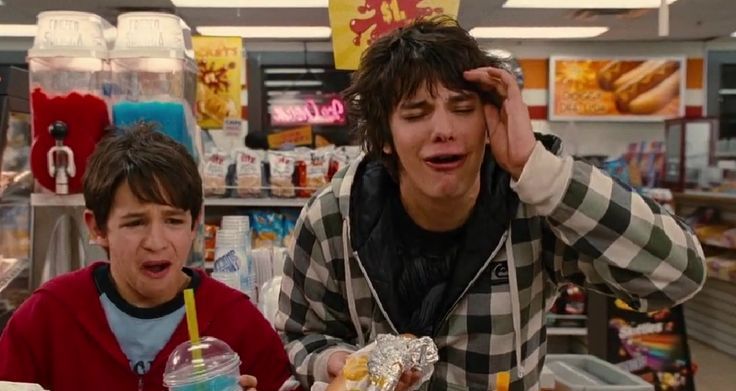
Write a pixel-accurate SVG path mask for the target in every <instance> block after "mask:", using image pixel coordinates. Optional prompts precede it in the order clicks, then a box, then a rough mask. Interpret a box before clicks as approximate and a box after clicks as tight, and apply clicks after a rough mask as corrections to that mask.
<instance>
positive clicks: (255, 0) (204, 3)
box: [171, 0, 328, 8]
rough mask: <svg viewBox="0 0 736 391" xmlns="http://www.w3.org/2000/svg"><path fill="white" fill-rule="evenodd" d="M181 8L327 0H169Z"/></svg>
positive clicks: (323, 0) (316, 4)
mask: <svg viewBox="0 0 736 391" xmlns="http://www.w3.org/2000/svg"><path fill="white" fill-rule="evenodd" d="M171 2H172V3H174V6H176V7H181V8H327V3H328V0H171Z"/></svg>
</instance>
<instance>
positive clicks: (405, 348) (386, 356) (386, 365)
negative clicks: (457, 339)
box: [327, 334, 439, 391]
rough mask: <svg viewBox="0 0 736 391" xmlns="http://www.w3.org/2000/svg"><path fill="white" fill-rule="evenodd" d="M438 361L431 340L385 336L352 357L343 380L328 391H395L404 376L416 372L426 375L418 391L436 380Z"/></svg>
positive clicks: (414, 388)
mask: <svg viewBox="0 0 736 391" xmlns="http://www.w3.org/2000/svg"><path fill="white" fill-rule="evenodd" d="M438 360H439V355H438V353H437V346H436V345H435V344H434V341H432V339H431V338H429V337H422V338H416V337H414V336H411V335H399V336H395V335H389V334H381V335H379V336H378V338H376V341H375V342H373V343H371V344H370V345H368V346H366V347H364V348H363V349H360V350H358V351H357V352H355V353H353V354H351V355H350V356H349V357H348V360H347V361H346V362H345V366H344V367H343V372H342V377H338V378H337V379H336V380H335V381H333V382H332V384H330V386H329V387H328V388H327V391H364V390H368V391H393V390H394V389H395V388H396V385H397V383H398V382H399V378H401V375H402V373H404V372H405V371H408V370H412V369H416V370H419V371H420V372H421V373H422V379H421V380H420V381H418V382H417V383H416V384H415V385H414V386H413V387H412V388H411V389H412V390H417V389H419V387H421V385H422V384H423V383H425V382H426V381H427V380H429V378H430V377H432V372H434V364H435V363H436V362H437V361H438Z"/></svg>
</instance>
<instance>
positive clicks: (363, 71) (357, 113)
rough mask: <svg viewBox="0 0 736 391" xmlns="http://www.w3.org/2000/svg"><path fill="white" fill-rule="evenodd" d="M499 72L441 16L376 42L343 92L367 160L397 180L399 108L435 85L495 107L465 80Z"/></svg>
mask: <svg viewBox="0 0 736 391" xmlns="http://www.w3.org/2000/svg"><path fill="white" fill-rule="evenodd" d="M486 66H493V67H502V66H503V62H502V60H501V59H499V58H496V57H493V56H490V55H488V54H486V53H485V52H484V51H483V50H481V49H480V48H479V47H478V43H477V42H476V41H475V39H473V37H471V36H470V35H469V34H468V33H467V32H466V31H465V30H463V29H462V28H461V27H460V26H459V25H458V23H457V21H455V20H454V19H452V18H450V17H447V16H442V17H435V18H431V19H424V20H422V19H420V20H418V21H416V22H414V23H412V24H410V25H408V26H406V27H402V28H399V29H397V30H394V31H393V32H391V33H388V34H386V35H384V36H383V37H381V38H379V39H378V40H377V41H375V42H374V43H373V44H371V46H370V47H368V49H367V50H366V51H365V52H364V53H363V56H362V57H361V61H360V66H359V68H358V70H357V71H356V72H355V73H354V74H353V77H352V80H351V83H350V86H349V87H348V88H347V89H346V90H345V92H344V95H345V101H346V102H347V103H348V109H349V114H350V118H351V121H352V123H353V124H355V130H356V132H357V136H358V137H359V139H360V141H361V143H362V144H363V148H365V150H366V153H367V155H368V156H369V157H372V158H379V159H381V160H382V161H383V163H384V165H385V166H386V168H387V169H388V170H389V173H391V175H392V176H393V177H394V178H395V179H397V178H398V157H397V156H396V154H395V153H392V154H385V153H384V152H383V147H384V145H389V146H390V147H391V149H392V150H393V147H394V144H393V138H392V137H391V129H390V127H389V119H390V118H391V115H392V114H393V111H394V109H395V108H396V106H397V105H398V104H399V102H400V101H401V100H402V99H404V98H407V97H411V96H412V95H414V94H415V93H416V91H417V90H418V89H419V88H420V87H422V86H424V84H425V83H426V85H427V88H428V89H429V92H430V93H431V94H433V95H434V94H435V93H436V89H437V86H438V85H443V86H444V87H446V88H448V89H450V90H453V91H460V90H466V91H474V92H477V93H478V94H479V95H480V96H481V99H482V100H483V101H485V102H491V103H494V104H496V105H498V102H499V101H498V99H497V98H496V97H495V96H493V95H492V94H489V93H486V92H482V91H480V89H479V88H478V87H477V86H476V85H475V84H473V83H469V82H467V81H466V80H465V79H464V78H463V72H464V71H467V70H470V69H473V68H478V67H486Z"/></svg>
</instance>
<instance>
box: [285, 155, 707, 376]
mask: <svg viewBox="0 0 736 391" xmlns="http://www.w3.org/2000/svg"><path fill="white" fill-rule="evenodd" d="M359 164H361V162H360V160H359V161H356V162H354V163H353V164H351V166H349V167H348V168H347V170H345V171H343V172H342V173H340V174H339V175H338V176H336V178H334V179H333V181H332V183H331V185H330V186H328V187H327V188H326V189H324V190H323V191H322V192H321V193H319V194H318V195H317V196H316V197H315V198H313V199H312V200H311V201H310V202H309V203H308V204H307V205H306V206H305V208H304V209H303V210H302V213H301V216H300V218H299V220H298V222H297V225H296V231H295V238H296V240H295V244H294V246H293V247H292V248H291V249H290V251H289V258H288V259H287V262H286V265H285V267H284V277H283V280H282V286H281V294H280V298H279V311H278V313H277V316H276V328H277V329H278V330H279V331H280V332H281V333H282V336H283V338H284V340H285V343H286V350H287V353H288V355H289V359H290V360H291V363H292V365H293V367H294V372H295V374H296V376H297V378H298V379H299V380H300V382H301V383H302V385H303V386H304V387H305V389H309V388H310V387H311V385H312V384H313V383H314V382H315V381H329V379H328V378H327V374H326V363H327V358H328V356H329V354H331V353H333V352H335V351H337V350H347V351H354V350H357V348H358V347H359V346H360V345H362V344H365V343H367V342H370V341H372V340H374V339H375V337H376V336H377V335H378V334H381V333H395V332H396V331H395V330H394V329H393V327H392V324H391V322H390V319H387V316H386V315H385V312H384V311H383V309H382V307H381V303H380V301H379V300H378V299H377V297H376V294H375V292H374V290H373V289H372V286H371V283H370V281H369V280H368V279H367V278H366V277H365V271H364V270H363V269H362V266H361V262H360V260H359V259H357V253H356V252H355V251H354V250H353V249H352V248H351V246H350V242H349V238H350V235H349V228H350V222H349V220H348V216H350V214H349V208H350V206H351V205H350V195H351V189H352V184H353V181H354V180H355V174H356V170H357V167H358V165H359ZM511 187H512V188H513V189H514V190H515V191H516V192H517V194H518V195H519V199H520V201H521V202H520V204H519V207H518V211H517V213H516V217H515V218H514V219H513V220H512V221H511V223H510V226H509V228H508V230H507V232H506V235H505V237H504V239H502V243H501V244H500V245H499V246H498V248H497V249H496V251H495V252H494V253H493V254H489V258H488V261H487V263H486V265H485V266H484V267H483V268H482V269H481V270H480V271H479V272H478V274H477V275H476V276H475V278H474V279H473V281H472V282H471V284H470V285H469V286H468V287H467V288H466V291H465V293H464V294H463V295H462V297H461V298H460V300H459V301H458V302H457V303H456V304H455V306H454V307H453V309H452V310H451V312H450V314H449V315H448V316H447V317H446V318H445V320H444V321H443V323H442V326H441V327H440V328H439V332H438V333H437V334H436V335H434V336H433V339H434V341H435V343H436V344H437V347H438V349H439V352H440V361H439V362H438V363H437V364H436V365H435V369H434V374H433V376H432V378H431V380H430V381H429V382H428V383H425V385H424V388H429V389H450V390H454V389H457V390H461V389H465V390H491V389H494V388H495V378H496V374H497V373H498V372H501V371H511V386H510V390H512V391H525V390H536V389H538V388H539V385H538V380H539V374H540V372H541V368H542V365H543V363H544V357H545V352H546V331H545V326H544V323H545V312H546V309H548V308H549V307H548V306H549V305H551V304H552V302H553V300H554V298H555V296H556V292H557V289H558V287H559V286H560V284H563V283H567V282H572V283H575V284H578V285H580V286H584V287H586V288H588V289H593V290H596V291H598V292H602V293H604V294H608V295H613V296H615V297H617V298H620V299H622V300H624V301H625V302H626V303H627V304H629V305H630V306H631V307H632V308H635V309H637V310H640V311H649V310H654V309H656V308H662V307H668V306H672V305H676V304H679V303H681V302H683V301H685V300H687V299H688V298H690V297H692V296H693V295H694V294H695V293H696V292H697V291H698V290H699V289H700V288H701V287H702V284H703V283H704V281H705V272H704V256H703V252H702V249H701V247H700V244H699V242H698V241H697V239H696V237H695V236H694V234H693V233H692V231H691V230H690V229H689V228H688V227H687V226H686V225H684V223H682V222H681V221H680V220H679V219H677V218H676V217H674V216H672V215H671V214H670V213H668V212H667V211H666V210H665V209H664V208H663V207H662V206H660V205H659V204H657V203H655V202H654V201H652V200H650V199H648V198H645V197H642V196H641V195H639V194H638V193H636V192H634V191H632V190H631V189H630V188H628V187H626V186H624V185H622V184H620V183H618V182H617V181H615V180H613V179H612V178H610V177H609V176H607V175H606V174H605V173H603V172H601V171H600V170H598V169H596V168H594V167H592V166H590V165H589V164H587V163H584V162H581V161H575V160H573V159H572V158H571V157H560V156H556V155H555V154H553V153H550V152H549V151H547V150H546V149H545V148H544V147H543V146H542V144H541V143H537V146H536V147H535V149H534V151H533V153H532V156H531V157H530V160H529V162H528V163H527V165H526V166H525V168H524V172H523V173H522V176H521V178H520V179H519V181H518V182H516V183H512V184H511ZM376 207H381V206H378V205H377V206H376ZM346 253H350V254H349V256H348V257H347V258H348V261H347V263H346V259H345V258H346ZM499 262H507V265H508V274H509V279H508V283H507V284H494V281H493V279H494V275H493V272H492V269H494V268H492V267H489V266H490V265H492V264H494V263H499ZM346 275H349V276H350V279H346Z"/></svg>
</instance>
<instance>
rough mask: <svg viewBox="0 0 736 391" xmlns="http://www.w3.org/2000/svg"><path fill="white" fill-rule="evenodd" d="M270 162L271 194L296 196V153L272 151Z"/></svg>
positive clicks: (286, 196) (288, 196) (287, 196)
mask: <svg viewBox="0 0 736 391" xmlns="http://www.w3.org/2000/svg"><path fill="white" fill-rule="evenodd" d="M268 162H269V164H270V171H271V177H270V181H271V194H272V195H273V196H274V197H285V198H291V197H295V196H296V191H295V189H294V182H293V177H294V170H295V167H296V159H295V158H294V155H293V154H292V153H288V152H270V153H269V154H268Z"/></svg>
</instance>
